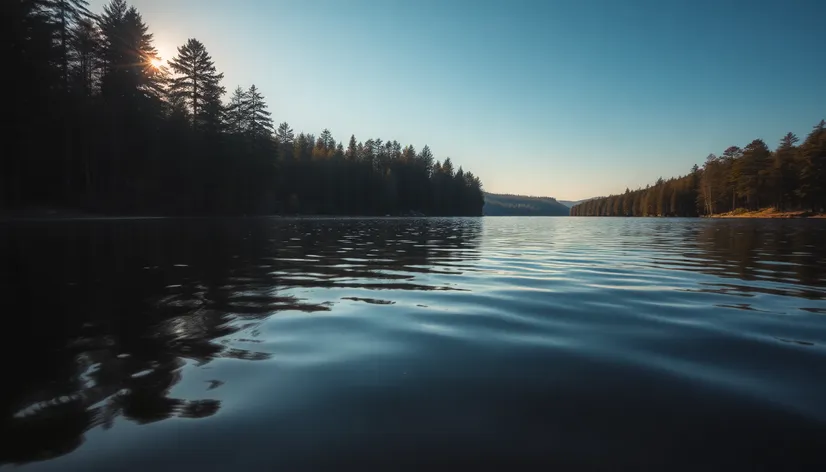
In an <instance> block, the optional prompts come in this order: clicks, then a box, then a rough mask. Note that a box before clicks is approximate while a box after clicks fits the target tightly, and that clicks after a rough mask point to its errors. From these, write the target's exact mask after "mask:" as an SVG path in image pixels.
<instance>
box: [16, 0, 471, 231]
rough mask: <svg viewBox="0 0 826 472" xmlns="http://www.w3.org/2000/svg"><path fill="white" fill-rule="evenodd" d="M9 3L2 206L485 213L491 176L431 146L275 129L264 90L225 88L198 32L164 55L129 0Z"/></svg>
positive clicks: (283, 125)
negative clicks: (482, 176) (485, 180)
mask: <svg viewBox="0 0 826 472" xmlns="http://www.w3.org/2000/svg"><path fill="white" fill-rule="evenodd" d="M0 3H1V4H2V6H0V13H2V20H0V21H2V29H1V31H2V32H0V35H2V37H3V38H2V40H3V45H4V50H5V54H4V62H5V66H6V70H8V71H10V73H8V74H4V80H5V87H4V88H5V90H7V91H8V92H9V95H10V96H9V97H7V104H8V105H7V109H6V114H7V117H9V119H10V120H12V123H11V131H12V132H10V133H8V134H7V138H6V139H7V143H6V150H7V152H5V153H4V157H3V164H2V165H3V167H2V177H0V178H2V189H0V209H6V210H14V209H21V208H29V207H36V206H45V207H62V208H71V209H85V210H89V211H95V212H104V213H130V214H141V213H142V214H146V213H160V214H274V213H291V214H295V213H302V214H359V215H384V214H419V213H421V214H427V215H481V214H482V206H483V204H484V199H483V194H482V190H481V187H482V185H481V182H480V181H479V179H478V178H477V177H475V176H474V175H473V174H472V173H470V172H465V171H464V170H463V169H462V168H461V167H458V168H456V167H455V165H454V164H453V162H451V160H450V158H446V159H444V160H443V161H441V162H440V161H437V160H436V158H435V156H434V155H433V153H432V152H431V150H430V148H429V147H427V146H424V147H423V148H421V149H420V150H417V149H415V148H414V147H413V146H409V145H408V146H402V145H401V144H400V143H399V142H397V141H390V140H388V141H385V140H383V139H378V138H371V139H367V140H365V141H358V140H357V139H356V137H355V136H351V137H350V139H349V142H348V143H346V144H345V143H343V142H338V141H336V140H335V139H334V137H333V135H332V133H331V132H330V131H329V130H326V129H325V130H323V131H322V132H321V133H320V134H318V135H314V134H309V133H296V132H294V131H293V129H292V128H291V127H290V125H289V124H288V123H286V122H284V123H281V124H280V125H278V126H275V125H274V121H273V118H272V115H271V112H270V111H269V110H268V107H267V104H266V101H265V98H264V96H263V94H262V92H261V91H260V90H259V89H258V88H257V87H256V86H255V85H251V86H249V87H238V88H236V89H234V91H233V92H232V93H231V94H229V97H226V96H225V95H226V90H225V87H224V85H223V84H222V79H223V74H221V73H220V72H219V71H218V69H217V67H216V65H215V63H214V61H213V59H212V58H211V56H210V54H209V53H208V51H207V49H206V47H205V46H204V44H202V43H201V42H199V41H198V40H196V39H190V40H188V41H187V42H186V44H184V45H182V46H180V47H179V48H178V54H177V56H176V57H174V58H172V59H171V60H169V61H168V63H163V62H162V61H161V60H160V58H159V57H158V53H157V51H156V49H155V48H154V47H153V37H152V34H151V33H150V32H149V29H148V27H147V25H146V24H145V23H144V21H143V19H142V17H141V14H140V13H139V12H138V11H137V10H136V9H135V8H134V7H131V6H129V5H128V4H127V3H126V2H125V1H124V0H113V1H112V2H111V3H110V4H108V5H106V6H105V7H104V8H103V11H102V12H101V13H100V14H94V13H92V12H90V11H89V9H88V3H87V2H86V0H4V1H3V2H0ZM11 72H13V73H11ZM308 73H309V71H308ZM308 105H309V104H308ZM8 126H9V125H7V130H8V129H9V128H8Z"/></svg>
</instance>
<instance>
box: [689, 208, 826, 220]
mask: <svg viewBox="0 0 826 472" xmlns="http://www.w3.org/2000/svg"><path fill="white" fill-rule="evenodd" d="M705 218H773V219H775V218H786V219H791V218H826V213H813V212H811V211H799V210H798V211H777V210H776V209H774V208H764V209H762V210H756V211H742V210H740V211H731V212H727V213H718V214H716V215H709V216H706V217H705Z"/></svg>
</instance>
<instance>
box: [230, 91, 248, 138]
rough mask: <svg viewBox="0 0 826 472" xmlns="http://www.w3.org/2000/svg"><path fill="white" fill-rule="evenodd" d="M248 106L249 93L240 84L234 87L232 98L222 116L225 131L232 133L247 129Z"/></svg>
mask: <svg viewBox="0 0 826 472" xmlns="http://www.w3.org/2000/svg"><path fill="white" fill-rule="evenodd" d="M248 107H249V93H247V91H246V90H244V89H242V88H241V87H240V86H239V87H236V88H235V90H234V91H233V93H232V98H230V100H229V104H228V105H227V109H226V113H225V116H224V118H225V119H226V123H227V131H229V132H230V133H233V134H242V133H244V132H245V131H246V130H247V129H248V127H249V122H248V121H247V117H248V115H249V111H248V110H247V108H248Z"/></svg>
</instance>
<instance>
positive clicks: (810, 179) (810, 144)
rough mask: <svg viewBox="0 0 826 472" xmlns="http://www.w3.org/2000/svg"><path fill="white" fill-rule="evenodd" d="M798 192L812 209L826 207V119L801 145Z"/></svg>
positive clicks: (818, 209) (816, 209)
mask: <svg viewBox="0 0 826 472" xmlns="http://www.w3.org/2000/svg"><path fill="white" fill-rule="evenodd" d="M800 155H801V169H800V187H799V189H798V194H799V195H800V198H801V199H802V200H803V202H804V203H805V204H806V205H807V206H808V207H809V209H811V210H812V211H821V210H823V209H824V207H826V121H824V120H821V121H820V123H818V124H817V125H816V126H815V127H814V129H813V130H812V132H811V133H809V136H807V137H806V141H805V142H804V143H803V145H802V146H801V147H800Z"/></svg>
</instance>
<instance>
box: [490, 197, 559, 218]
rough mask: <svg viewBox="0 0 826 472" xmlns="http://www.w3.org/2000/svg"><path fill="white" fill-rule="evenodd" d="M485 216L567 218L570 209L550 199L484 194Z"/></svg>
mask: <svg viewBox="0 0 826 472" xmlns="http://www.w3.org/2000/svg"><path fill="white" fill-rule="evenodd" d="M483 212H484V214H485V216H568V215H570V213H571V211H570V207H567V206H565V205H563V204H562V203H560V202H558V201H557V200H556V199H555V198H551V197H526V196H524V195H507V194H495V193H485V206H484V210H483Z"/></svg>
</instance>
